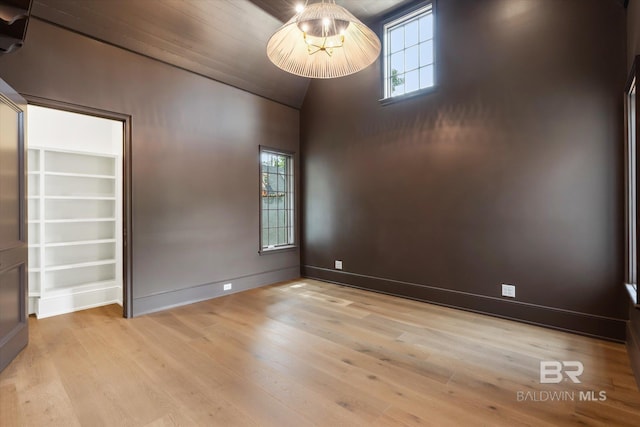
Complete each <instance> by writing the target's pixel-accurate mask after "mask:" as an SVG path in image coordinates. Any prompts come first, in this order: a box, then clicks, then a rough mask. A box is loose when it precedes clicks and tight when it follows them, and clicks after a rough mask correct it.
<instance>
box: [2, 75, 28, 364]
mask: <svg viewBox="0 0 640 427" xmlns="http://www.w3.org/2000/svg"><path fill="white" fill-rule="evenodd" d="M25 116H26V102H25V100H24V99H23V98H22V97H21V96H19V95H18V94H17V93H16V92H15V91H14V90H13V89H11V87H9V86H8V85H7V84H6V83H5V82H4V81H2V80H0V370H2V369H4V368H5V367H6V366H7V365H8V364H9V363H10V362H11V361H12V360H13V359H14V358H15V357H16V356H17V355H18V353H19V352H20V350H22V349H23V348H24V347H25V346H26V345H27V343H28V340H29V333H28V328H27V309H26V308H27V307H26V301H27V298H26V297H27V236H26V227H25V225H26V224H25V220H26V197H25V194H26V188H25V187H26V184H25V183H26V174H25V134H24V129H25V127H24V124H25Z"/></svg>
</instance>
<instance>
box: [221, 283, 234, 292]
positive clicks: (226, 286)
mask: <svg viewBox="0 0 640 427" xmlns="http://www.w3.org/2000/svg"><path fill="white" fill-rule="evenodd" d="M231 286H232V285H231V283H225V284H224V286H222V290H223V291H230V290H231Z"/></svg>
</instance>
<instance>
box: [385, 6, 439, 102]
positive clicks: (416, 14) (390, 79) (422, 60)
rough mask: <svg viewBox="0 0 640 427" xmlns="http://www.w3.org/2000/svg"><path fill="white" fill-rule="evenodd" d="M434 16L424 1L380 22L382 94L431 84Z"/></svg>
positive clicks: (433, 70)
mask: <svg viewBox="0 0 640 427" xmlns="http://www.w3.org/2000/svg"><path fill="white" fill-rule="evenodd" d="M434 64H435V58H434V16H433V6H432V4H427V5H425V6H423V7H420V8H419V9H417V10H414V11H412V12H410V13H408V14H406V15H404V16H401V17H400V18H398V19H395V20H393V21H391V22H388V23H386V24H385V25H384V97H385V99H386V98H393V97H395V96H400V95H405V94H409V93H412V92H417V91H420V90H424V89H428V88H431V87H433V86H434V84H435V68H434Z"/></svg>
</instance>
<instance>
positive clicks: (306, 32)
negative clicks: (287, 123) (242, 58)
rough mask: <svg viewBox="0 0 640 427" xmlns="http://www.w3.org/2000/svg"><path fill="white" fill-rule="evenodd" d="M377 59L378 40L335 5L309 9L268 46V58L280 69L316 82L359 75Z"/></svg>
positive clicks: (309, 7) (325, 4)
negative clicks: (317, 80)
mask: <svg viewBox="0 0 640 427" xmlns="http://www.w3.org/2000/svg"><path fill="white" fill-rule="evenodd" d="M378 55H380V39H378V36H376V34H375V33H374V32H373V31H371V30H370V29H369V28H368V27H367V26H366V25H364V24H363V23H362V22H360V20H358V18H356V17H355V16H353V15H352V14H351V13H350V12H349V11H347V10H346V9H345V8H343V7H342V6H338V5H337V4H335V3H334V2H333V1H326V2H325V1H323V2H321V3H314V4H309V5H307V6H306V7H305V8H304V10H303V11H302V12H300V13H298V14H296V15H295V16H294V17H293V18H291V19H290V20H289V21H288V22H287V23H286V24H284V25H283V26H282V27H280V28H279V29H278V31H276V32H275V34H274V35H273V36H271V38H270V39H269V43H268V44H267V56H268V57H269V59H270V60H271V62H273V63H274V64H275V65H276V66H277V67H279V68H281V69H283V70H284V71H287V72H289V73H292V74H296V75H298V76H302V77H310V78H315V79H329V78H334V77H342V76H346V75H348V74H353V73H356V72H358V71H360V70H362V69H364V68H366V67H368V66H369V65H371V64H372V63H373V62H374V61H375V60H376V58H377V57H378Z"/></svg>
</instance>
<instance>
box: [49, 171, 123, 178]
mask: <svg viewBox="0 0 640 427" xmlns="http://www.w3.org/2000/svg"><path fill="white" fill-rule="evenodd" d="M37 173H38V172H37ZM44 174H45V176H68V177H72V178H97V179H116V177H115V176H113V175H92V174H87V173H71V172H45V173H44Z"/></svg>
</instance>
